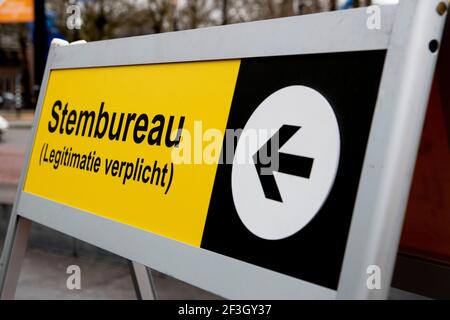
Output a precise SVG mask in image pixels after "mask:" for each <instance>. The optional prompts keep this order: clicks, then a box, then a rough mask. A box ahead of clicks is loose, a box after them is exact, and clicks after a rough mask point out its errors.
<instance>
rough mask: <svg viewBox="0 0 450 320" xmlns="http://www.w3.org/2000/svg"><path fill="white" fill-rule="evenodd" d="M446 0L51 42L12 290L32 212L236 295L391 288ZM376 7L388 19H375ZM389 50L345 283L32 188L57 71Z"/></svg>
mask: <svg viewBox="0 0 450 320" xmlns="http://www.w3.org/2000/svg"><path fill="white" fill-rule="evenodd" d="M440 2H441V1H438V0H427V1H423V0H407V1H401V3H400V5H397V6H386V7H380V8H375V9H374V10H367V9H366V8H361V9H354V10H347V11H338V12H330V13H322V14H316V15H308V16H300V17H290V18H283V19H275V20H268V21H260V22H252V23H244V24H237V25H228V26H223V27H213V28H204V29H198V30H189V31H181V32H173V33H166V34H157V35H149V36H140V37H132V38H124V39H117V40H108V41H99V42H93V43H88V44H80V45H68V46H58V45H57V44H54V45H52V46H51V49H50V52H49V56H48V60H47V66H46V70H45V74H44V79H43V82H42V89H41V92H40V96H39V100H38V104H37V109H36V115H35V120H34V124H33V130H32V137H33V139H32V140H31V142H30V144H29V146H28V150H27V153H26V158H25V164H24V169H23V171H22V175H21V178H20V184H19V187H18V193H17V195H16V199H15V203H14V206H13V210H12V217H11V220H10V224H9V229H8V234H7V238H6V241H5V245H4V250H3V254H2V271H1V274H0V285H1V287H0V288H1V290H2V298H13V297H14V293H15V288H16V285H17V280H18V276H19V273H20V265H21V261H22V258H23V255H24V252H25V248H26V239H27V236H28V232H29V227H30V221H34V222H38V223H40V224H43V225H45V226H48V227H50V228H53V229H55V230H58V231H60V232H63V233H66V234H68V235H70V236H73V237H75V238H78V239H81V240H83V241H86V242H88V243H91V244H93V245H96V246H98V247H100V248H103V249H106V250H108V251H111V252H113V253H115V254H117V255H119V256H122V257H125V258H127V259H129V260H132V261H135V262H138V263H141V264H143V265H146V266H148V267H151V268H153V269H156V270H158V271H160V272H163V273H166V274H168V275H171V276H173V277H175V278H178V279H181V280H183V281H185V282H188V283H190V284H192V285H195V286H198V287H200V288H203V289H206V290H208V291H211V292H213V293H215V294H218V295H220V296H223V297H226V298H232V299H336V298H337V299H385V298H387V297H388V292H389V289H390V283H391V277H392V272H393V268H394V263H395V259H396V253H397V247H398V243H399V238H400V233H401V229H402V224H403V217H404V212H405V208H406V204H407V200H408V195H409V189H410V185H411V180H412V174H413V171H414V166H415V160H416V157H417V151H418V146H419V141H420V137H421V132H422V128H423V123H424V117H425V112H426V107H427V102H428V97H429V93H430V88H431V83H432V77H433V74H434V69H435V64H436V60H437V52H434V53H432V52H430V48H429V44H430V42H431V41H433V40H437V41H440V40H441V37H442V32H443V28H444V24H445V20H446V19H445V18H446V14H444V15H441V14H439V12H438V11H437V7H438V4H439V3H440ZM378 9H379V10H378ZM377 13H379V14H380V16H379V19H380V20H379V22H380V26H379V27H380V28H379V29H378V28H377V27H378V26H377V25H376V24H375V25H374V24H371V23H370V21H371V20H370V19H371V18H372V19H373V15H376V14H377ZM380 49H387V50H388V51H387V57H386V62H385V67H384V71H383V76H382V80H381V87H380V90H379V96H378V100H377V104H376V108H375V115H374V120H373V124H372V129H371V133H370V138H369V143H368V148H367V152H366V157H365V160H364V165H363V171H362V177H361V180H360V186H359V189H358V194H357V200H356V205H355V209H354V213H353V218H352V224H351V229H350V234H349V238H348V243H347V247H346V251H345V257H344V262H343V267H342V271H341V276H340V280H339V287H338V289H337V291H335V290H331V289H328V288H324V287H321V286H318V285H315V284H312V283H308V282H305V281H302V280H299V279H296V278H293V277H290V276H287V275H283V274H280V273H277V272H274V271H271V270H268V269H264V268H261V267H258V266H255V265H251V264H249V263H245V262H242V261H238V260H236V259H233V258H230V257H226V256H223V255H220V254H217V253H214V252H210V251H206V250H204V249H199V248H194V247H191V246H189V245H186V244H182V243H179V242H177V241H173V240H169V239H166V238H164V237H161V236H158V235H156V234H152V233H150V232H146V231H143V230H139V229H135V228H133V227H130V226H127V225H124V224H121V223H118V222H115V221H112V220H109V219H106V218H103V217H100V216H97V215H95V214H92V213H88V212H83V211H81V210H79V209H75V208H73V207H69V206H66V205H63V204H60V203H56V202H53V201H50V200H48V199H43V198H40V197H38V196H35V195H32V194H28V193H26V192H23V191H22V189H23V182H24V180H25V178H26V177H25V175H26V172H27V168H28V165H29V159H30V153H31V150H32V147H33V141H34V136H35V134H36V128H37V125H38V120H39V117H40V112H41V109H42V104H43V100H44V96H45V92H46V88H47V82H48V79H49V74H50V71H51V70H55V69H70V68H86V67H100V66H124V65H139V64H154V63H173V62H183V61H207V60H221V59H234V58H247V57H262V56H279V55H293V54H313V53H326V52H346V51H362V50H380ZM355 120H356V119H355ZM99 230H101V231H102V232H99ZM173 261H178V263H173ZM210 266H214V268H211V267H210ZM370 266H377V267H379V268H380V270H381V289H378V290H371V289H370V288H368V286H367V279H368V276H369V274H368V273H367V270H368V268H369V267H370Z"/></svg>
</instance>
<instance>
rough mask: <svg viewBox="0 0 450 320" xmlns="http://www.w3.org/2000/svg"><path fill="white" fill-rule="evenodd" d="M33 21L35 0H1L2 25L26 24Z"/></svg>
mask: <svg viewBox="0 0 450 320" xmlns="http://www.w3.org/2000/svg"><path fill="white" fill-rule="evenodd" d="M33 21H34V5H33V0H0V23H25V22H33Z"/></svg>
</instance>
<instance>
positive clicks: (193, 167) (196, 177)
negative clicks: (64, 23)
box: [0, 0, 447, 299]
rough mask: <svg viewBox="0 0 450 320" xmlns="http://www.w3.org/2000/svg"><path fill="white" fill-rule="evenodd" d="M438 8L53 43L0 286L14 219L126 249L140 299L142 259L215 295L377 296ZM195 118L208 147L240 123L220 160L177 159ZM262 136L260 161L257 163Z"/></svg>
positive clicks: (13, 279)
mask: <svg viewBox="0 0 450 320" xmlns="http://www.w3.org/2000/svg"><path fill="white" fill-rule="evenodd" d="M442 6H445V9H447V5H446V4H445V3H444V2H442V1H435V0H433V1H417V0H409V1H402V2H401V4H400V5H398V6H386V7H379V8H378V7H372V8H371V9H370V10H366V9H365V8H364V9H355V10H348V11H339V12H332V13H323V14H317V15H309V16H301V17H291V18H284V19H275V20H269V21H261V22H253V23H246V24H239V25H230V26H224V27H217V28H205V29H198V30H191V31H182V32H175V33H167V34H160V35H152V36H144V37H134V38H127V39H118V40H111V41H100V42H93V43H88V44H82V45H73V46H71V45H65V46H64V45H63V46H59V45H58V44H57V43H55V44H54V45H53V46H52V47H51V50H50V54H49V58H48V61H47V67H46V71H45V75H44V81H43V86H42V90H41V94H40V97H39V101H38V108H37V112H36V116H35V123H34V126H33V140H32V143H31V144H30V147H29V149H28V152H27V156H26V161H25V167H24V170H23V172H22V177H21V180H20V181H21V182H20V185H19V189H18V190H19V192H18V194H17V198H16V201H15V204H14V207H13V212H12V217H11V221H10V225H9V228H8V234H7V239H6V242H5V247H4V250H3V254H2V270H1V278H0V280H1V281H0V284H1V289H2V298H13V297H14V291H15V287H16V285H17V279H18V275H19V271H20V264H21V260H22V258H23V255H24V252H25V247H26V238H27V235H28V232H29V226H30V221H35V222H38V223H41V224H43V225H46V226H48V227H50V228H53V229H55V230H58V231H60V232H63V233H66V234H68V235H71V236H73V237H75V238H78V239H81V240H83V241H86V242H88V243H90V244H93V245H96V246H99V247H101V248H104V249H106V250H108V251H111V252H113V253H115V254H117V255H120V256H122V257H125V258H127V259H129V260H130V261H133V262H135V263H139V264H138V265H136V266H135V268H134V271H135V272H134V279H135V282H136V283H141V284H142V286H143V287H142V288H141V290H140V296H141V297H143V298H144V297H149V298H151V297H154V291H153V290H152V289H151V279H149V278H148V275H149V273H148V272H147V270H146V268H145V267H143V266H147V267H150V268H152V269H155V270H158V271H160V272H163V273H167V274H170V275H171V276H174V277H175V278H178V279H180V280H183V281H185V282H187V283H190V284H193V285H195V286H198V287H200V288H203V289H205V290H208V291H211V292H213V293H215V294H218V295H220V296H223V297H225V298H241V299H245V298H251V299H265V298H276V299H283V298H285V299H385V298H387V295H388V291H389V288H390V283H391V277H392V270H393V267H394V263H395V256H396V253H397V246H398V241H399V237H400V232H401V227H402V222H403V216H404V212H405V206H406V202H407V199H408V194H409V188H410V184H411V178H412V173H413V169H414V165H415V159H416V156H417V149H418V145H419V141H420V135H421V131H422V126H423V122H424V115H425V112H426V106H427V101H428V96H429V92H430V87H431V81H432V78H433V74H434V69H435V64H436V60H437V52H438V49H439V44H440V40H441V37H442V32H443V28H444V24H445V19H446V16H447V13H446V10H442V8H443V7H442ZM119 119H120V120H119ZM114 123H116V126H114ZM117 123H119V124H117ZM199 127H200V129H199ZM177 128H178V129H183V130H178V131H177V132H178V133H179V135H178V134H171V132H172V131H176V129H177ZM184 129H186V130H184ZM197 129H198V130H203V131H202V133H203V132H207V136H208V135H209V136H208V137H209V138H208V139H209V140H211V137H212V136H214V134H216V135H217V132H219V134H218V136H219V140H220V141H223V144H222V143H220V144H219V146H220V148H221V149H220V150H219V152H216V153H218V154H220V156H221V157H223V158H226V157H227V156H228V155H229V152H230V150H228V149H226V146H227V143H228V142H229V140H227V139H228V138H227V136H226V134H225V132H228V131H236V130H241V131H242V135H241V136H240V137H239V139H238V142H237V145H235V146H234V147H233V149H231V152H232V153H233V156H232V157H231V161H230V162H225V164H222V163H221V164H219V163H218V162H213V163H208V164H205V163H204V162H201V161H200V162H198V163H197V162H196V161H197V160H198V159H196V158H195V157H194V158H195V159H194V163H190V164H186V163H179V162H176V161H175V160H174V154H175V155H177V154H178V156H179V157H181V158H182V155H181V154H182V153H180V152H178V151H179V150H185V151H186V150H187V149H183V148H184V147H185V145H184V144H185V143H187V142H189V141H190V139H189V136H188V134H189V132H194V133H195V132H196V131H195V130H197ZM208 130H210V131H208ZM264 130H265V131H266V133H267V131H270V134H269V135H267V136H266V137H265V139H261V140H258V142H257V143H256V144H255V145H250V146H248V145H247V144H246V143H245V140H244V138H243V137H245V136H246V135H250V134H251V133H254V132H260V131H264ZM208 139H206V140H208ZM274 142H275V143H274ZM276 142H279V144H278V145H276ZM272 145H276V149H272V151H273V153H274V154H276V156H277V159H278V163H277V164H276V165H275V166H270V165H268V163H267V162H265V161H264V160H265V159H264V155H265V154H266V153H265V151H267V150H268V148H269V147H270V146H272ZM202 155H204V153H203V154H202ZM240 156H243V157H244V159H245V157H246V156H248V159H247V160H249V161H248V162H245V163H240V162H239V161H240V158H239V157H240ZM83 159H84V160H83ZM216 160H217V159H216ZM83 161H84V162H83ZM68 181H70V184H69V183H68ZM374 268H375V269H374ZM370 270H379V271H380V275H381V278H380V279H381V280H380V285H381V286H380V287H378V288H371V287H370V286H369V285H368V277H369V276H370ZM368 272H369V273H368ZM144 286H145V287H144Z"/></svg>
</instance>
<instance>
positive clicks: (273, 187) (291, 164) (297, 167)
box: [253, 125, 314, 202]
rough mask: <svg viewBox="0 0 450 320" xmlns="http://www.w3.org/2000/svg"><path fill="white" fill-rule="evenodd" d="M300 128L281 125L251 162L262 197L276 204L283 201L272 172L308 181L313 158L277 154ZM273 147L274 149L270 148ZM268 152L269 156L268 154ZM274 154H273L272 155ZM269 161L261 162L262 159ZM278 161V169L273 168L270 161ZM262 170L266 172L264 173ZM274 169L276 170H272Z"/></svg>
mask: <svg viewBox="0 0 450 320" xmlns="http://www.w3.org/2000/svg"><path fill="white" fill-rule="evenodd" d="M300 128H301V127H298V126H291V125H283V126H282V127H281V128H280V130H278V131H277V133H275V134H274V135H273V136H272V137H271V138H270V139H269V140H268V141H267V142H266V143H265V144H264V145H263V146H262V147H261V148H260V149H259V150H258V151H257V152H256V153H255V154H254V155H253V161H254V162H255V168H256V171H257V173H258V177H259V180H260V182H261V186H262V188H263V191H264V195H265V197H266V198H267V199H271V200H274V201H278V202H283V199H282V197H281V194H280V190H279V189H278V186H277V182H276V180H275V177H274V175H273V172H274V171H277V172H280V173H284V174H289V175H294V176H298V177H301V178H306V179H309V178H310V176H311V171H312V167H313V164H314V159H313V158H308V157H304V156H297V155H292V154H288V153H283V152H279V149H280V148H281V147H283V145H284V144H286V142H287V141H288V140H289V139H291V138H292V137H293V136H294V135H295V134H296V133H297V132H298V131H299V130H300ZM273 144H275V145H274V147H272V146H273ZM269 150H270V154H269ZM272 152H275V154H272ZM264 158H265V159H269V160H270V161H262V159H264ZM274 159H278V168H273V167H272V165H273V163H272V161H273V160H274ZM264 169H265V170H267V172H264ZM274 169H276V170H274Z"/></svg>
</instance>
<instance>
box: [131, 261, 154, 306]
mask: <svg viewBox="0 0 450 320" xmlns="http://www.w3.org/2000/svg"><path fill="white" fill-rule="evenodd" d="M128 265H129V267H130V272H131V278H132V279H133V284H134V288H135V290H136V296H137V299H138V300H157V296H156V288H155V283H154V281H153V276H152V270H151V269H150V268H148V267H146V266H144V265H143V264H140V263H137V262H134V261H131V260H128Z"/></svg>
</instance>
